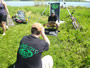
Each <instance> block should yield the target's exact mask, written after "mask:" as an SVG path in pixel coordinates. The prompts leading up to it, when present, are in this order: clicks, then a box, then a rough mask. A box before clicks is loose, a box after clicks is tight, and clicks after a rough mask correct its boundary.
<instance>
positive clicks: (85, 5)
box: [6, 1, 90, 8]
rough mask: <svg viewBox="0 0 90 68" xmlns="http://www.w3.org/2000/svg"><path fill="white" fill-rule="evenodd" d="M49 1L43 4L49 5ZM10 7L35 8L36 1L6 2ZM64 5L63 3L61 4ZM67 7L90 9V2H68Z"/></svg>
mask: <svg viewBox="0 0 90 68" xmlns="http://www.w3.org/2000/svg"><path fill="white" fill-rule="evenodd" d="M37 3H38V4H39V5H41V4H42V3H41V2H40V1H38V2H37ZM48 3H49V1H47V2H43V4H45V5H48ZM6 4H7V5H8V6H35V2H34V1H6ZM60 4H61V5H62V4H63V2H60ZM66 4H67V6H74V7H75V6H84V7H89V8H90V2H66Z"/></svg>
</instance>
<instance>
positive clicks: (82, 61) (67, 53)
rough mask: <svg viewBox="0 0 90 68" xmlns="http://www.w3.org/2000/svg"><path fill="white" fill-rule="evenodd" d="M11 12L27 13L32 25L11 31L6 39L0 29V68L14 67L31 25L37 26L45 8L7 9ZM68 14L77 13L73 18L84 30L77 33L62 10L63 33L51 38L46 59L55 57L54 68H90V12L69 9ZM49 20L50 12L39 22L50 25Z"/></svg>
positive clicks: (20, 26)
mask: <svg viewBox="0 0 90 68" xmlns="http://www.w3.org/2000/svg"><path fill="white" fill-rule="evenodd" d="M8 9H9V11H10V15H11V16H13V15H14V14H15V13H16V12H17V10H23V11H25V12H26V15H29V16H30V22H29V23H28V24H17V25H16V26H14V27H10V28H9V30H7V31H6V35H5V36H2V34H1V33H2V28H0V68H8V66H10V65H12V64H14V63H15V61H16V56H17V50H18V47H19V42H20V40H21V39H22V37H23V36H25V35H29V34H30V28H31V25H32V24H33V23H35V22H37V20H38V17H39V16H40V14H41V13H42V12H43V10H44V9H45V7H44V6H43V7H40V6H38V7H8ZM69 10H70V11H71V12H72V11H73V10H75V13H74V14H73V16H75V17H76V18H77V20H78V22H79V23H80V26H81V27H82V28H81V29H80V30H75V29H74V28H73V26H72V22H71V19H70V18H66V16H67V15H69V14H68V11H67V10H66V9H61V14H60V19H61V20H64V21H65V23H64V24H61V25H60V27H59V30H60V32H59V33H58V36H57V37H55V36H48V38H49V39H50V42H51V45H50V49H49V51H46V52H45V53H43V56H44V55H48V54H49V55H51V56H52V57H53V59H54V67H53V68H89V67H90V64H89V63H90V58H89V57H90V56H89V53H88V52H90V47H89V45H90V41H89V40H90V32H89V31H90V30H89V29H90V28H89V27H90V8H85V7H75V8H72V7H70V8H69ZM28 12H29V14H28ZM48 16H49V8H48V9H47V10H46V11H45V13H44V15H43V16H42V17H41V18H40V20H39V21H38V22H40V23H41V24H45V23H47V19H48Z"/></svg>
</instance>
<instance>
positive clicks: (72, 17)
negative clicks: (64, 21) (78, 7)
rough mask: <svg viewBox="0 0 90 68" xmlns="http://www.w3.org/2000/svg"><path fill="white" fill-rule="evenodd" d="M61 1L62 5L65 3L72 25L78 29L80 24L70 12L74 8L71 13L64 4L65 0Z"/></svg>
mask: <svg viewBox="0 0 90 68" xmlns="http://www.w3.org/2000/svg"><path fill="white" fill-rule="evenodd" d="M63 3H64V5H65V7H66V9H67V11H68V13H69V16H70V18H71V19H72V25H73V26H74V28H75V29H80V25H79V23H78V21H77V19H76V18H75V17H74V16H72V14H73V13H74V12H75V10H74V11H73V12H72V13H70V11H69V9H68V7H67V6H66V2H65V0H63ZM69 16H67V17H69ZM67 17H66V18H67Z"/></svg>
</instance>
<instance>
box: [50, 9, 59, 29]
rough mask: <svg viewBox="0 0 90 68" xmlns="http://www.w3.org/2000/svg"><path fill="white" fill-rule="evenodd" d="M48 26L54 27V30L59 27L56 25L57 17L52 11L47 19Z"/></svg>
mask: <svg viewBox="0 0 90 68" xmlns="http://www.w3.org/2000/svg"><path fill="white" fill-rule="evenodd" d="M48 24H49V25H50V24H51V25H53V26H56V29H57V30H58V26H59V24H58V17H57V15H56V14H55V12H54V10H53V11H52V13H51V16H49V17H48Z"/></svg>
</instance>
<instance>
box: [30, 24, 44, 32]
mask: <svg viewBox="0 0 90 68" xmlns="http://www.w3.org/2000/svg"><path fill="white" fill-rule="evenodd" d="M34 27H35V28H37V30H38V31H42V28H43V26H42V25H41V24H40V23H34V24H32V28H34Z"/></svg>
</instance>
